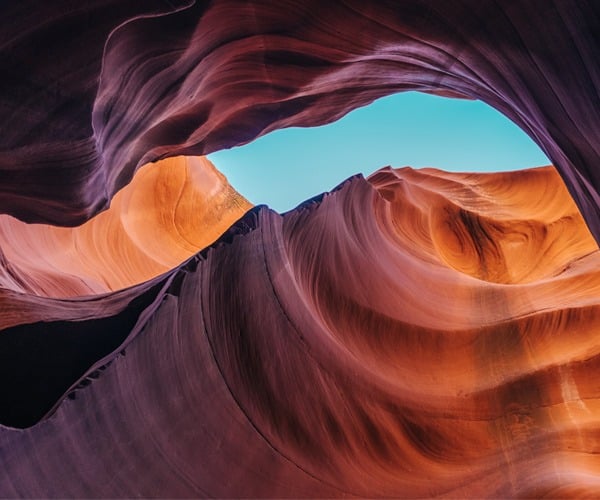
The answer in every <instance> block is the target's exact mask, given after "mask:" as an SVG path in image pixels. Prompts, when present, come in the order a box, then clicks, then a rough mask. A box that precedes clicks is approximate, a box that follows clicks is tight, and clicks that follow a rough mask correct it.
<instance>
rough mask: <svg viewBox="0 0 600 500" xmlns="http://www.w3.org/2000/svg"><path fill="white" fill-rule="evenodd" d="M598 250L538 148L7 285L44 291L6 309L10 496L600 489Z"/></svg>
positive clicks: (363, 184) (262, 213) (3, 433)
mask: <svg viewBox="0 0 600 500" xmlns="http://www.w3.org/2000/svg"><path fill="white" fill-rule="evenodd" d="M532 192H535V193H536V196H535V197H533V196H531V193H532ZM459 253H460V254H461V255H465V256H466V258H464V259H459V258H458V257H457V256H458V255H459ZM599 269H600V252H599V251H598V247H597V245H596V243H595V241H594V239H593V237H592V236H591V234H590V233H589V231H588V229H587V228H586V226H585V223H584V222H583V219H582V217H581V215H580V214H579V212H578V211H577V208H576V206H575V204H574V203H573V201H572V200H571V199H570V197H569V195H568V192H567V191H566V189H565V187H564V185H563V184H562V182H561V179H560V177H559V176H558V174H557V173H556V171H555V170H554V169H553V168H551V167H546V168H541V169H534V170H528V171H522V172H518V173H506V174H449V173H445V172H441V171H438V170H434V169H425V170H420V171H414V170H411V169H408V168H405V169H400V170H393V169H391V168H386V169H382V170H380V171H378V172H376V173H375V174H373V175H372V176H371V177H370V178H369V179H368V180H367V181H366V180H364V179H363V178H362V177H360V176H359V177H354V178H352V179H350V180H349V181H347V182H345V183H344V184H342V185H341V186H340V187H339V188H338V189H337V190H336V191H335V192H333V193H332V194H329V195H325V196H324V197H323V198H322V199H316V200H313V201H309V202H306V203H305V204H304V205H302V206H300V207H298V208H297V209H295V210H293V211H291V212H288V213H286V214H284V215H283V216H281V215H279V214H277V213H275V212H273V211H271V210H269V209H267V208H265V207H256V208H254V209H252V210H250V211H249V212H248V213H247V214H246V215H245V216H244V217H243V218H242V219H241V220H240V221H238V222H237V223H236V224H235V225H234V226H232V228H231V229H230V230H229V231H228V232H227V233H226V234H225V235H224V236H223V237H221V238H220V240H219V241H218V242H216V243H215V244H214V245H213V246H212V247H210V248H207V249H205V250H204V251H202V252H201V253H199V254H197V255H195V256H194V257H192V258H191V259H190V260H189V261H187V262H186V263H184V264H182V265H181V266H179V267H178V268H176V269H174V270H173V271H172V272H170V273H167V274H165V275H163V276H160V277H157V278H155V279H153V280H150V281H149V282H147V283H144V284H141V285H138V286H137V287H133V288H130V289H128V290H124V291H122V292H119V293H116V294H111V295H106V296H100V297H95V298H88V299H77V300H70V301H64V300H55V299H41V298H35V297H32V296H30V295H23V294H14V293H12V292H4V294H5V298H4V299H3V300H8V299H10V301H12V302H10V303H12V304H14V306H13V307H14V308H16V309H17V310H26V309H27V308H33V307H37V306H34V304H38V305H41V306H42V307H37V308H36V309H35V314H30V315H28V316H27V318H28V319H27V321H28V322H29V323H30V324H28V325H27V326H25V327H21V326H20V325H21V324H22V323H23V321H24V320H23V318H22V317H17V318H14V317H12V318H11V317H9V316H8V315H7V314H6V313H4V314H3V324H4V326H5V330H4V331H3V332H2V335H1V336H0V342H1V343H2V345H1V346H0V352H1V353H2V356H3V360H2V363H0V366H1V367H2V370H4V373H3V374H2V375H3V376H2V377H0V381H2V384H3V387H2V391H3V393H2V394H3V400H4V401H7V400H8V401H9V402H10V404H9V405H6V406H3V409H2V415H1V417H2V421H3V422H4V423H9V424H12V425H19V426H24V425H31V424H34V425H32V426H30V427H28V428H26V429H24V430H18V429H11V428H8V427H5V428H2V429H1V430H0V450H1V452H0V460H1V462H2V466H1V467H0V493H1V494H2V495H4V496H77V497H79V496H101V497H121V496H126V497H132V496H144V497H145V496H168V497H173V496H218V497H239V496H265V495H266V496H276V497H302V496H320V497H338V496H352V495H356V496H370V497H371V496H393V497H419V496H429V495H447V496H451V497H457V496H469V497H481V496H493V497H506V496H539V495H556V496H566V495H581V494H584V493H585V494H589V495H592V496H595V495H598V494H599V493H600V484H599V483H598V479H597V477H598V476H597V471H598V468H599V467H600V462H599V461H598V433H599V431H600V420H599V418H598V416H599V415H600V389H599V387H598V384H596V383H595V377H594V376H592V374H593V373H595V372H596V371H597V370H598V363H599V360H600V348H599V347H598V342H597V335H596V332H597V330H598V328H599V327H600V324H599V318H600V314H599V313H600V300H599V297H600V271H599ZM44 310H48V311H51V313H52V317H51V318H50V317H45V316H44ZM36 315H37V318H38V319H37V320H35V319H34V316H36ZM90 315H91V317H92V318H93V319H91V320H90ZM97 316H101V317H102V318H103V319H102V320H98V319H95V318H96V317H97ZM40 318H43V319H44V321H45V323H44V324H43V325H42V324H41V323H40V322H39V321H40ZM32 321H37V322H34V323H32ZM103 322H104V323H103ZM7 326H8V328H6V327H7ZM82 339H85V341H84V340H82ZM31 346H36V348H37V349H34V348H31ZM82 346H85V347H86V349H82ZM77 369H78V370H80V373H84V376H81V377H80V376H78V375H76V374H75V372H76V370H77ZM74 375H75V376H74ZM19 377H20V378H19ZM40 386H42V387H40ZM69 387H70V389H69ZM67 389H68V390H67ZM65 391H66V393H67V395H68V396H67V397H66V398H64V399H62V398H60V395H61V394H63V393H64V392H65ZM48 394H53V395H54V396H55V398H54V399H53V398H50V397H49V396H48ZM35 395H37V397H33V396H35ZM56 400H59V404H57V405H55V406H54V407H52V405H53V404H54V402H55V401H56ZM44 414H47V415H48V417H47V418H44V419H42V420H41V421H39V423H35V422H36V421H37V420H39V419H40V418H41V417H42V416H43V415H44Z"/></svg>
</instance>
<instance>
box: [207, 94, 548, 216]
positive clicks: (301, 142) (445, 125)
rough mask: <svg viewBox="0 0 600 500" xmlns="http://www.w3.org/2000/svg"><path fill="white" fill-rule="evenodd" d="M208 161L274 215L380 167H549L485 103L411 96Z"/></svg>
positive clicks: (539, 153) (486, 169)
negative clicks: (359, 173)
mask: <svg viewBox="0 0 600 500" xmlns="http://www.w3.org/2000/svg"><path fill="white" fill-rule="evenodd" d="M209 158H210V159H211V161H212V162H213V163H214V164H215V166H216V167H217V168H218V169H219V170H220V171H221V172H223V173H224V174H225V175H226V176H227V178H228V179H229V182H230V183H231V184H232V185H233V186H234V187H235V188H236V189H237V190H238V191H239V192H240V193H242V194H243V195H244V196H245V197H246V198H248V199H249V200H250V201H251V202H252V203H254V204H261V203H263V204H266V205H269V206H270V207H271V208H273V209H275V210H277V211H279V212H285V211H287V210H290V209H292V208H294V207H295V206H296V205H298V204H299V203H301V202H302V201H303V200H305V199H307V198H311V197H312V196H314V195H316V194H319V193H322V192H323V191H328V190H330V189H331V188H333V187H334V186H336V185H337V184H339V183H340V182H341V181H343V180H344V179H346V178H348V177H350V176H351V175H354V174H356V173H358V172H361V173H363V174H364V175H365V176H366V175H368V174H370V173H371V172H373V171H375V170H377V169H379V168H381V167H383V166H386V165H391V166H393V167H403V166H406V165H409V166H411V167H415V168H419V167H436V168H440V169H443V170H451V171H457V172H493V171H503V170H517V169H522V168H528V167H536V166H541V165H548V164H549V163H550V161H549V160H548V158H547V157H546V156H545V155H544V153H543V152H542V151H541V150H540V149H539V147H538V146H537V145H536V144H534V143H533V141H532V140H531V139H530V138H529V137H528V136H527V135H526V134H525V133H524V132H523V131H522V130H521V129H519V128H518V127H517V126H516V125H515V124H514V123H512V122H511V121H510V120H509V119H508V118H506V117H505V116H504V115H502V114H500V113H499V112H498V111H496V110H494V109H493V108H491V107H490V106H488V105H487V104H484V103H482V102H480V101H466V100H462V99H448V98H443V97H437V96H432V95H428V94H421V93H418V92H406V93H401V94H395V95H392V96H388V97H384V98H382V99H379V100H377V101H375V102H374V103H372V104H370V105H369V106H365V107H363V108H360V109H357V110H354V111H352V112H351V113H349V114H347V115H346V116H344V117H343V118H341V119H340V120H338V121H337V122H335V123H332V124H329V125H324V126H322V127H313V128H299V127H293V128H288V129H283V130H276V131H275V132H272V133H270V134H268V135H265V136H263V137H261V138H259V139H257V140H255V141H253V142H252V143H250V144H246V145H245V146H240V147H236V148H232V149H228V150H223V151H219V152H217V153H213V154H211V155H209Z"/></svg>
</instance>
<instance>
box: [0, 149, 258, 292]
mask: <svg viewBox="0 0 600 500" xmlns="http://www.w3.org/2000/svg"><path fill="white" fill-rule="evenodd" d="M251 206H252V205H251V204H250V203H249V202H248V201H247V200H246V199H245V198H244V197H243V196H241V195H240V194H239V193H238V192H236V191H235V189H233V188H232V187H231V186H230V185H229V183H228V182H227V179H226V178H225V176H224V175H223V174H221V173H220V172H219V171H218V170H217V169H216V168H215V167H214V165H213V164H212V163H211V162H210V161H209V160H208V159H207V158H204V157H184V156H178V157H175V158H167V159H165V160H161V161H159V162H156V163H152V164H148V165H145V166H144V167H142V168H141V169H140V170H139V171H138V172H137V174H136V176H135V177H134V179H133V181H132V182H131V183H130V184H129V185H128V186H127V187H125V188H124V189H123V190H122V191H120V192H119V193H118V194H117V195H116V196H115V197H114V198H113V200H112V203H111V206H110V208H109V209H108V210H106V211H105V212H102V213H100V214H98V215H97V216H96V217H94V218H93V219H91V220H89V221H88V222H86V223H85V224H83V225H82V226H79V227H75V228H62V227H55V226H50V225H44V224H26V223H23V222H21V221H19V220H17V219H15V218H13V217H11V216H8V215H0V249H1V250H2V252H3V253H4V259H5V261H6V263H7V264H6V266H5V268H4V269H3V272H2V271H0V286H2V287H4V288H8V289H12V290H15V291H21V292H26V293H31V294H35V295H40V296H48V297H74V296H81V295H90V294H97V293H104V292H109V291H114V290H119V289H122V288H125V287H128V286H131V285H134V284H137V283H141V282H143V281H146V280H148V279H150V278H153V277H155V276H157V275H159V274H161V273H164V272H166V271H168V270H170V269H172V268H173V267H175V266H176V265H178V264H180V263H181V262H182V261H184V260H185V259H187V258H189V257H190V256H192V255H193V254H195V253H196V252H198V251H199V250H200V249H202V248H204V247H206V246H208V245H210V244H211V243H212V242H213V241H215V240H216V239H217V238H218V237H219V236H220V235H221V234H222V233H223V232H224V231H225V230H227V228H228V227H229V226H231V224H233V223H234V222H235V221H236V220H237V219H239V218H240V217H241V216H242V215H243V214H244V212H246V211H247V210H248V209H249V208H250V207H251Z"/></svg>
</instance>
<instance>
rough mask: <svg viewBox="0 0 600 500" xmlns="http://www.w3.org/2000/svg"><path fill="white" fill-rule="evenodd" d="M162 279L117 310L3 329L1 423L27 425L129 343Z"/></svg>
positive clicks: (0, 348)
mask: <svg viewBox="0 0 600 500" xmlns="http://www.w3.org/2000/svg"><path fill="white" fill-rule="evenodd" d="M162 284H163V283H162V282H160V283H159V284H157V285H155V286H154V287H152V288H150V289H149V290H148V291H146V292H145V293H144V294H142V295H140V296H139V297H136V298H135V299H133V300H132V301H131V302H130V303H129V304H128V305H127V306H126V307H125V308H124V310H123V311H121V312H120V313H118V314H116V315H114V316H109V317H105V318H99V319H91V320H85V321H53V322H38V323H33V324H26V325H18V326H14V327H11V328H7V329H6V330H3V331H2V332H0V423H1V424H3V425H8V426H11V427H17V428H26V427H29V426H32V425H34V424H35V423H37V422H38V421H39V420H40V419H41V418H43V417H44V415H45V414H46V413H47V412H48V411H49V410H50V409H51V408H52V407H53V406H54V405H55V404H56V402H57V401H58V400H59V399H60V398H61V397H62V396H63V395H64V394H65V392H66V391H67V390H68V389H69V388H70V387H71V386H72V385H73V384H74V383H75V382H77V380H78V379H80V378H81V377H82V376H83V375H84V374H85V372H86V371H87V370H88V369H89V368H90V367H91V366H92V365H93V364H94V363H95V362H97V361H98V360H100V359H102V358H103V357H105V356H107V355H109V354H110V353H111V352H113V351H115V350H116V349H117V348H118V347H119V346H120V345H121V344H122V343H123V341H124V340H125V339H126V338H127V336H128V335H129V334H130V333H131V331H132V329H133V327H134V326H135V323H136V321H137V319H138V317H139V316H140V314H141V313H142V311H143V310H144V309H146V308H147V307H148V306H149V305H150V304H151V303H152V301H153V300H154V299H155V298H156V296H157V294H158V292H159V290H160V287H161V286H162ZM73 307H74V308H75V307H76V304H73ZM92 375H93V374H92ZM95 376H97V374H96V375H95ZM95 376H94V377H95ZM94 377H91V378H94ZM87 383H89V381H88V380H85V381H82V383H81V385H82V386H83V385H87Z"/></svg>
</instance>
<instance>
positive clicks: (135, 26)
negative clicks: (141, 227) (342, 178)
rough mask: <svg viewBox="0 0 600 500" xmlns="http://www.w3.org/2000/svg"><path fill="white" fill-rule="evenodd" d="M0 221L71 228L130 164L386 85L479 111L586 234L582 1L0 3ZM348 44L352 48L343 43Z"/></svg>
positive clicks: (587, 27)
mask: <svg viewBox="0 0 600 500" xmlns="http://www.w3.org/2000/svg"><path fill="white" fill-rule="evenodd" d="M1 9H2V11H1V12H0V13H1V14H2V19H6V20H10V21H7V22H5V23H4V25H5V26H4V29H3V30H1V33H0V47H1V48H2V51H1V53H0V68H1V73H2V75H3V78H2V81H1V82H0V116H1V117H2V120H0V176H1V179H2V182H1V183H0V186H1V187H0V193H1V194H0V211H2V212H7V213H10V214H12V215H14V216H16V217H19V218H21V219H24V220H28V221H35V222H51V223H54V224H59V225H75V224H79V223H82V222H83V221H84V220H86V219H88V218H89V217H91V216H92V215H93V214H95V213H96V212H98V211H99V210H101V209H103V208H105V207H106V205H107V201H108V199H109V198H110V197H112V195H113V194H114V193H115V192H116V191H117V190H118V189H119V188H121V187H123V186H124V185H125V184H126V183H127V182H128V181H129V180H130V179H131V177H132V175H133V173H134V171H135V170H136V168H138V167H139V166H141V165H143V164H145V163H147V162H149V161H154V160H157V159H159V158H163V157H165V156H176V155H204V154H208V153H210V152H212V151H215V150H218V149H221V148H224V147H230V146H234V145H236V144H241V143H245V142H248V141H250V140H252V139H253V138H255V137H257V136H259V135H261V134H264V133H266V132H268V131H270V130H274V129H277V128H281V127H287V126H291V125H304V126H306V125H317V124H323V123H326V122H330V121H333V120H335V119H337V118H339V117H340V116H342V115H343V114H345V113H346V112H348V111H350V110H351V109H353V108H355V107H357V106H361V105H364V104H367V103H369V102H371V101H372V100H373V99H375V98H377V97H381V96H384V95H387V94H390V93H393V92H397V91H402V90H420V91H427V92H434V93H440V94H442V95H452V96H465V97H468V98H475V99H481V100H482V101H484V102H486V103H488V104H490V105H491V106H493V107H494V108H496V109H498V110H499V111H501V112H502V113H504V114H506V115H507V116H508V117H509V118H510V119H511V120H513V121H514V122H515V123H517V124H518V125H519V126H521V127H522V128H523V130H524V131H525V132H526V133H528V134H529V135H530V137H531V138H532V139H533V140H534V141H535V142H536V143H537V144H538V145H539V146H540V147H541V148H542V150H543V151H544V152H545V153H546V154H547V156H548V157H549V158H550V159H551V161H552V163H553V164H554V165H556V167H557V168H558V170H559V172H560V173H561V175H562V177H563V179H564V180H565V182H566V184H567V186H568V188H569V191H570V192H571V195H572V196H573V197H574V198H575V201H576V203H577V204H578V206H579V207H580V209H581V212H582V213H583V215H584V217H585V219H586V222H587V224H588V226H589V227H590V229H591V230H592V233H593V234H594V235H595V237H596V239H597V240H598V239H599V238H600V216H599V215H600V208H598V207H599V206H600V197H599V195H598V189H599V187H600V174H599V172H600V171H599V170H598V168H597V164H598V157H599V153H600V151H599V146H598V144H599V143H598V137H600V106H598V105H597V103H598V97H599V95H600V92H599V86H600V69H599V68H600V67H599V66H598V64H597V60H598V53H599V43H600V42H599V39H598V33H599V32H600V4H599V3H598V2H596V1H594V0H521V1H516V2H509V3H505V2H495V1H492V0H483V1H480V0H476V1H475V0H471V1H468V0H465V1H460V0H457V1H450V2H439V1H438V0H415V1H408V2H397V1H394V0H389V1H380V2H375V3H373V2H363V1H360V0H350V1H336V0H332V1H328V2H322V1H321V0H312V1H305V0H303V1H301V2H300V1H282V2H276V3H274V2H271V1H267V0H262V1H261V0H253V1H247V0H243V1H242V0H219V1H214V2H203V1H198V2H195V3H193V2H191V1H176V2H173V1H170V2H161V1H158V0H152V1H148V2H143V3H140V2H135V1H133V0H119V1H115V0H95V1H90V2H85V4H74V3H73V2H70V1H68V0H61V1H58V2H52V4H48V5H44V6H40V5H39V2H35V1H33V0H28V1H23V2H4V3H3V4H2V7H1ZM358 34H360V36H358Z"/></svg>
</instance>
